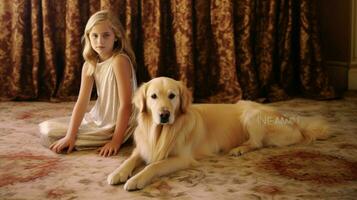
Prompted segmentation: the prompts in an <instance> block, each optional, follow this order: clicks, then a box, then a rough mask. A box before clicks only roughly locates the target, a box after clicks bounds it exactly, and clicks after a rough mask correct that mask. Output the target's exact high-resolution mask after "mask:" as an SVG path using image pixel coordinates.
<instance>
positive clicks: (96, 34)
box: [89, 21, 116, 61]
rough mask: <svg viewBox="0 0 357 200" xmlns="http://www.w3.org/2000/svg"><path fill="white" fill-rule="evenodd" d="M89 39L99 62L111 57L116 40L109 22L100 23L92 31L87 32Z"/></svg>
mask: <svg viewBox="0 0 357 200" xmlns="http://www.w3.org/2000/svg"><path fill="white" fill-rule="evenodd" d="M89 39H90V44H91V46H92V48H93V49H94V51H95V52H97V53H98V55H99V58H100V59H101V61H103V60H106V59H107V58H109V57H110V56H112V54H113V47H114V42H115V40H116V39H115V34H114V32H113V29H112V28H111V27H110V25H109V22H107V21H105V22H100V23H98V24H96V25H95V26H93V28H92V30H91V31H90V32H89Z"/></svg>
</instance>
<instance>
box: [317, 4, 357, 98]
mask: <svg viewBox="0 0 357 200" xmlns="http://www.w3.org/2000/svg"><path fill="white" fill-rule="evenodd" d="M319 8H320V9H319V13H318V14H319V17H320V23H321V24H320V28H321V47H322V55H323V60H324V65H325V66H326V67H327V70H328V73H329V77H330V80H331V82H332V84H333V85H334V86H335V87H336V88H337V89H338V90H340V91H344V90H347V89H357V38H356V37H357V26H356V23H357V0H343V1H341V0H319Z"/></svg>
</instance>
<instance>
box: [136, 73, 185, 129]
mask: <svg viewBox="0 0 357 200" xmlns="http://www.w3.org/2000/svg"><path fill="white" fill-rule="evenodd" d="M191 101H192V97H191V93H190V92H189V90H188V89H187V87H186V86H185V85H184V84H183V83H182V82H180V81H176V80H174V79H171V78H167V77H159V78H154V79H152V80H151V81H149V82H147V83H144V84H143V85H141V86H140V88H139V89H138V90H137V91H136V92H135V95H134V98H133V103H134V105H135V106H136V107H137V108H138V109H139V112H141V113H147V114H150V115H151V117H152V119H153V121H154V123H156V124H172V123H173V122H174V121H175V117H176V116H177V115H179V114H180V113H185V112H187V109H188V106H189V105H190V104H191Z"/></svg>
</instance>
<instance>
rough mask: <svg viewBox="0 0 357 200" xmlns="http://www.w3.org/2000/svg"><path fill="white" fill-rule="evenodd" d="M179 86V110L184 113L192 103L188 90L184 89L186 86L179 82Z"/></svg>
mask: <svg viewBox="0 0 357 200" xmlns="http://www.w3.org/2000/svg"><path fill="white" fill-rule="evenodd" d="M179 86H180V110H181V112H182V113H186V111H187V109H188V107H189V106H190V105H191V103H192V95H191V92H190V90H189V89H188V88H187V87H186V85H185V84H184V83H183V82H181V81H179Z"/></svg>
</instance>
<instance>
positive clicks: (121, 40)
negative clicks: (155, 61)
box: [82, 10, 136, 76]
mask: <svg viewBox="0 0 357 200" xmlns="http://www.w3.org/2000/svg"><path fill="white" fill-rule="evenodd" d="M105 21H107V22H109V24H110V25H111V28H112V29H113V32H114V35H115V38H116V41H115V42H114V47H113V57H114V56H116V55H117V54H119V53H124V54H126V55H127V56H129V58H130V60H131V63H132V64H133V67H134V69H135V67H136V61H135V54H134V51H133V49H132V47H131V45H130V42H129V41H128V39H127V37H126V34H125V31H124V28H123V26H122V24H121V23H120V21H119V19H118V17H115V16H114V15H113V14H112V13H111V12H109V11H108V10H101V11H98V12H96V13H94V14H93V15H92V16H91V17H90V18H89V20H88V22H87V24H86V27H85V29H84V34H83V36H82V44H83V46H84V48H83V58H84V60H85V61H86V62H88V63H89V64H90V65H89V68H88V71H87V75H88V76H91V75H93V73H94V71H95V66H96V63H97V59H98V54H97V53H96V52H95V51H94V50H93V48H92V45H91V44H90V39H89V33H90V32H91V30H92V28H93V27H94V26H95V25H97V24H98V23H102V22H105Z"/></svg>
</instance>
